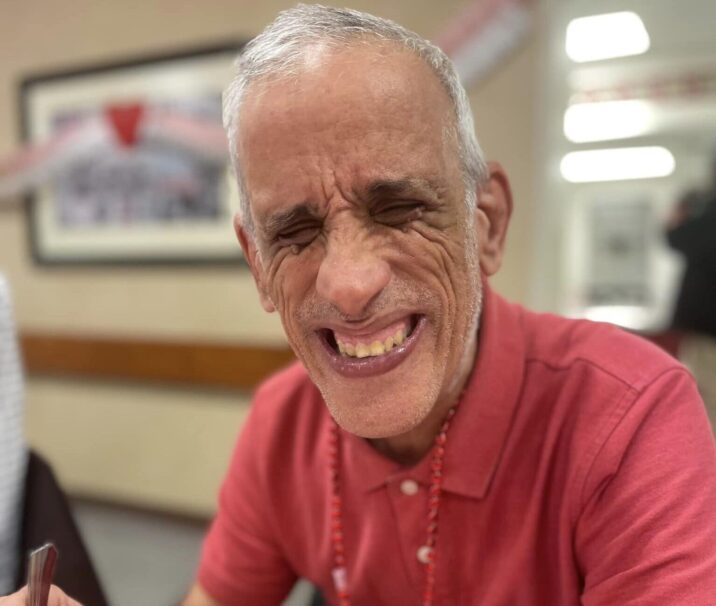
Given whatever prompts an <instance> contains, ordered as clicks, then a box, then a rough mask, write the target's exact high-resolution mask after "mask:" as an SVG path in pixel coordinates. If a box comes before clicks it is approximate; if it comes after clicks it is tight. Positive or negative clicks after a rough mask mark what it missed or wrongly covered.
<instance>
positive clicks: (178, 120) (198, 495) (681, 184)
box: [0, 0, 716, 606]
mask: <svg viewBox="0 0 716 606" xmlns="http://www.w3.org/2000/svg"><path fill="white" fill-rule="evenodd" d="M331 4H332V3H331ZM341 5H342V4H341ZM289 6H292V3H289V2H279V1H271V0H267V1H264V2H260V3H259V2H248V1H245V0H232V1H231V2H229V1H226V0H205V1H203V2H201V3H198V2H177V1H176V0H173V1H171V2H170V1H169V0H155V1H154V2H151V3H147V2H138V1H136V0H125V1H124V2H121V3H120V2H110V1H102V2H96V1H90V0H76V1H75V2H72V3H66V2H55V1H52V0H45V1H43V2H39V1H37V0H22V1H20V0H3V1H2V9H3V15H4V18H3V19H2V20H1V21H0V273H2V274H4V276H5V279H6V280H7V283H8V285H9V288H10V293H11V299H10V298H8V301H9V300H11V301H12V314H10V313H8V314H7V319H6V320H5V326H2V325H0V328H3V330H0V337H2V339H3V340H5V344H0V348H2V347H5V348H7V347H9V345H8V344H7V343H8V342H9V341H12V340H13V339H14V338H15V336H16V337H17V339H18V342H19V346H20V347H19V350H20V354H21V356H22V360H23V366H24V395H22V396H18V395H17V393H18V392H17V389H15V390H14V391H12V394H14V395H13V396H12V397H14V398H15V400H13V401H14V402H16V404H15V405H16V406H17V407H18V408H21V409H22V413H21V414H22V415H24V432H25V436H26V440H27V443H28V444H29V446H30V447H31V448H32V449H33V451H34V452H36V453H38V454H39V455H41V456H42V457H43V458H44V459H45V460H46V461H47V462H48V463H49V464H50V465H51V467H52V469H53V470H54V473H55V475H56V476H57V478H58V480H59V483H60V485H61V487H62V489H63V491H64V492H65V493H66V495H68V498H69V501H70V504H71V507H72V509H73V511H74V513H75V517H76V520H77V522H78V524H79V527H80V530H81V532H82V535H83V538H84V541H85V543H86V545H87V547H88V550H89V554H90V557H91V558H92V560H93V562H94V565H95V567H96V569H97V573H98V577H99V580H100V582H101V584H102V585H103V587H104V591H105V593H106V595H107V598H108V600H109V602H110V603H111V604H114V605H119V606H122V605H124V604H133V605H135V606H142V605H147V606H149V605H152V606H156V605H157V604H171V603H176V602H177V601H178V600H179V599H180V597H181V595H182V593H183V592H184V591H185V589H186V588H187V587H188V586H189V585H190V583H191V581H192V578H193V573H194V567H195V565H196V561H197V558H198V550H199V547H200V542H201V536H202V532H203V530H204V528H205V526H206V524H207V522H208V520H209V519H210V518H211V515H212V513H213V511H214V507H215V499H216V495H217V489H218V486H219V484H220V481H221V478H222V474H223V472H224V469H225V466H226V464H227V461H228V459H229V456H230V452H231V449H232V446H233V443H234V441H235V438H236V434H237V432H238V431H239V429H240V427H241V423H242V420H243V418H244V416H245V415H246V412H247V408H248V406H249V399H250V395H251V391H252V389H253V387H254V386H255V385H256V383H257V382H258V381H259V380H260V379H261V378H262V377H263V376H265V375H266V374H267V373H270V372H271V371H272V370H274V369H276V368H277V367H279V366H280V365H282V364H284V363H286V361H288V360H289V359H290V357H291V354H290V352H288V350H287V347H286V344H285V340H284V338H283V333H282V329H281V326H280V322H279V320H278V317H277V316H276V315H270V316H269V315H266V314H264V312H263V311H262V310H261V308H260V306H259V303H258V299H257V296H256V294H255V292H254V287H253V283H252V280H251V277H250V274H249V272H248V270H247V268H246V266H245V265H244V264H243V262H242V260H241V257H240V252H239V250H238V245H235V244H234V240H233V233H232V229H231V214H232V212H233V209H234V208H235V196H234V193H233V192H232V187H231V183H230V180H229V179H228V178H227V176H226V174H225V163H224V158H223V156H222V153H223V152H222V145H223V141H221V139H220V137H221V135H220V130H219V134H218V135H217V129H219V124H220V117H219V116H220V111H219V98H220V93H221V89H222V87H223V86H224V85H225V83H226V82H227V81H228V79H229V76H230V73H231V59H232V57H233V56H234V55H235V54H236V52H237V51H238V50H239V49H240V47H241V45H242V43H245V42H246V41H248V40H250V39H251V37H252V36H253V35H255V34H256V33H257V32H259V31H260V30H261V29H262V28H263V27H264V26H265V25H266V24H267V23H268V22H269V21H270V20H271V19H272V18H273V17H274V16H275V14H276V13H277V12H278V11H279V10H281V9H284V8H288V7H289ZM350 6H351V7H352V8H357V9H362V10H366V11H369V12H372V13H375V14H377V15H380V16H384V17H388V18H392V19H395V20H397V21H398V22H400V23H401V24H403V25H405V26H407V27H409V28H411V29H413V30H415V31H417V32H418V33H420V34H422V35H424V36H426V37H427V38H429V39H431V40H433V41H436V42H437V43H438V44H440V45H441V46H442V47H443V48H444V49H445V50H446V51H447V52H448V53H449V54H450V55H451V56H452V57H453V58H454V60H455V61H456V63H457V65H458V68H459V70H460V72H461V75H462V76H463V79H464V82H465V84H466V86H467V88H468V91H469V94H470V100H471V103H472V106H473V111H474V114H475V123H476V128H477V133H478V138H479V140H480V143H481V144H482V147H483V149H484V150H485V153H486V156H487V157H488V158H489V159H494V160H498V161H500V162H501V163H502V164H503V166H504V167H505V169H506V171H507V173H508V175H509V176H510V178H511V183H512V189H513V194H514V197H515V212H514V217H513V221H512V225H511V229H510V234H509V238H508V251H507V257H506V260H505V265H504V267H503V269H502V270H501V271H500V273H499V275H498V276H497V277H496V278H495V279H494V281H493V286H494V287H495V288H496V289H497V290H498V291H500V292H501V293H503V294H504V295H505V296H507V297H508V298H510V299H512V300H515V301H518V302H521V303H523V304H525V305H527V306H529V307H532V308H536V309H540V310H548V311H554V312H558V313H563V314H566V315H570V316H574V317H587V318H591V319H595V320H600V321H607V322H613V323H616V324H619V325H621V326H624V327H625V328H627V329H629V330H633V331H636V332H639V333H641V334H644V335H646V336H648V337H649V338H652V339H654V340H656V341H657V342H658V343H660V344H661V345H663V346H665V347H667V348H668V349H669V350H670V351H671V352H672V353H674V354H678V348H679V346H680V345H681V346H682V347H685V348H684V349H682V353H683V351H686V350H688V351H691V352H692V354H691V355H692V360H693V364H694V372H696V373H697V375H700V377H699V382H700V385H702V386H703V387H702V388H703V389H704V390H705V391H706V390H708V389H709V387H708V384H709V382H710V383H711V384H713V374H714V373H716V370H711V371H704V370H703V369H704V368H709V364H713V363H716V356H715V355H714V353H713V352H714V351H716V347H714V345H713V343H714V339H716V329H713V325H714V319H713V315H714V314H716V307H713V306H711V307H708V305H709V303H708V302H709V299H708V297H709V296H710V297H712V298H711V299H710V301H711V302H713V301H714V299H713V296H714V295H713V292H714V283H715V282H716V278H715V277H714V272H715V271H716V269H715V268H716V254H715V253H714V252H713V247H714V240H716V226H714V222H713V220H712V219H713V215H714V205H715V203H714V202H713V199H714V186H715V185H716V160H715V158H716V37H714V35H713V27H714V25H715V24H716V4H714V3H713V2H711V1H710V0H686V1H684V2H679V3H674V2H670V1H669V0H648V1H647V0H643V1H622V2H613V1H609V0H605V1H603V2H600V3H598V9H597V10H598V13H599V15H597V14H596V13H597V10H595V8H596V7H597V5H595V3H593V2H587V1H586V0H570V1H566V0H477V1H476V0H443V1H442V2H432V1H429V0H411V1H408V0H393V1H392V2H390V3H383V2H370V1H361V0H356V1H355V2H353V3H352V4H351V5H350ZM27 145H34V147H31V148H28V147H25V146H27ZM709 217H711V219H709ZM708 221H711V223H707V222H708ZM704 226H706V227H704ZM680 229H681V231H679V230H680ZM684 230H686V231H684ZM667 232H669V233H670V234H671V235H670V236H669V237H668V239H667ZM669 242H671V246H670V245H669ZM695 246H696V248H697V250H695V249H694V247H695ZM687 265H692V266H695V267H696V270H693V271H692V274H693V272H694V271H695V272H696V273H695V274H693V275H695V276H696V277H693V275H692V279H690V280H689V284H690V285H691V286H690V288H691V290H692V292H696V293H697V294H695V295H694V294H692V295H690V299H689V301H686V302H684V301H681V302H680V306H681V308H682V311H681V312H680V313H678V314H677V316H680V317H679V319H678V321H677V322H674V315H675V311H676V310H677V301H680V299H679V297H680V296H682V297H683V289H684V287H685V286H686V284H685V282H684V276H685V269H686V267H687ZM704 282H705V283H706V284H707V285H706V286H703V283H704ZM693 283H699V284H701V286H698V285H697V286H693ZM699 288H701V290H700V291H699ZM694 289H695V290H694ZM680 293H681V294H680ZM699 293H700V294H699ZM714 304H715V305H716V303H714ZM704 305H706V307H708V309H707V311H706V312H703V311H702V310H701V308H703V307H704ZM0 309H1V308H0ZM8 311H9V310H8ZM696 316H699V317H702V320H700V321H699V322H692V321H691V319H692V318H694V317H696ZM12 317H14V321H13V320H12V319H11V318H12ZM709 327H710V328H709ZM6 328H7V330H5V329H6ZM709 330H711V331H713V332H711V333H709ZM704 335H705V336H704ZM692 337H693V338H692ZM684 344H686V345H685V346H684ZM0 351H2V350H1V349H0ZM0 360H7V357H4V358H3V357H2V356H0ZM710 368H712V369H713V367H710ZM3 372H4V371H3ZM8 372H9V371H8ZM709 373H711V374H709ZM2 376H3V374H2V372H0V377H2ZM709 376H710V377H711V378H710V379H709ZM3 393H4V394H5V395H4V396H3V397H5V400H4V401H0V406H4V407H6V408H7V407H9V406H10V404H9V402H10V396H9V395H7V394H8V393H11V392H9V391H5V392H0V395H2V394H3ZM19 414H20V413H17V412H16V413H14V416H13V414H11V413H8V414H7V416H6V417H3V416H2V415H0V422H4V421H3V419H4V418H7V419H17V418H18V415H19ZM11 427H12V424H11V423H10V421H7V422H4V425H2V426H0V432H2V431H5V432H8V431H10V429H11ZM3 439H6V440H7V439H8V438H5V437H4V436H2V435H1V434H0V441H1V440H3ZM7 443H8V444H9V443H10V442H7ZM7 460H10V459H7ZM0 465H2V461H0ZM0 513H2V509H1V508H0ZM0 540H2V534H0ZM1 563H2V562H1V561H0V564H1ZM1 578H2V577H1V576H0V579H1ZM292 600H293V601H292V602H291V603H292V604H300V603H303V602H302V600H305V590H304V589H302V588H299V589H298V594H297V595H296V596H294V597H293V598H292ZM86 606H91V605H90V604H87V605H86Z"/></svg>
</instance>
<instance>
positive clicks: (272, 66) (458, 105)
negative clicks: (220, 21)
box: [223, 4, 488, 233]
mask: <svg viewBox="0 0 716 606" xmlns="http://www.w3.org/2000/svg"><path fill="white" fill-rule="evenodd" d="M369 38H373V39H377V40H379V41H390V42H395V43H397V44H400V45H402V46H403V47H405V48H406V49H408V50H410V51H412V52H413V53H415V54H416V55H417V56H418V57H420V58H421V59H422V60H423V61H425V63H426V64H427V65H428V66H429V67H430V68H431V69H432V70H433V72H434V73H435V75H436V76H437V77H438V79H439V80H440V82H441V84H442V85H443V88H444V89H445V92H446V93H447V94H448V97H449V98H450V100H451V102H452V105H453V108H454V111H455V122H454V124H453V126H452V127H451V128H450V134H451V135H452V136H453V137H454V138H455V139H456V140H457V144H458V151H459V154H460V161H461V163H462V172H463V181H464V183H465V189H466V202H467V204H468V205H469V206H470V207H473V206H474V204H475V200H476V194H475V186H476V185H480V184H482V183H483V182H484V181H485V180H486V178H487V174H488V171H487V165H486V163H485V160H484V157H483V155H482V150H481V149H480V146H479V144H478V142H477V138H476V136H475V128H474V125H473V120H472V112H471V111H470V102H469V100H468V98H467V93H466V92H465V88H464V87H463V86H462V83H461V82H460V78H459V76H458V74H457V72H456V70H455V66H454V65H453V63H452V61H451V60H450V59H449V58H448V56H447V55H446V54H445V53H444V52H443V51H442V50H441V49H439V48H438V47H437V46H435V45H434V44H431V43H430V42H428V41H427V40H425V39H424V38H422V37H421V36H419V35H418V34H416V33H414V32H412V31H410V30H408V29H406V28H404V27H403V26H401V25H399V24H397V23H395V22H394V21H390V20H388V19H382V18H380V17H375V16H373V15H370V14H367V13H362V12H359V11H356V10H351V9H346V8H332V7H327V6H321V5H318V4H311V5H309V4H299V5H297V6H296V7H294V8H291V9H288V10H285V11H282V12H280V13H279V14H278V16H277V17H276V19H275V20H274V21H273V22H272V23H270V24H269V25H268V26H267V27H266V29H264V30H263V31H262V32H261V33H260V34H259V35H258V36H256V38H254V39H253V40H252V41H251V42H249V43H248V44H247V45H246V47H245V48H244V50H243V52H242V53H241V55H240V56H239V57H238V58H237V59H236V62H235V64H234V65H235V69H236V72H235V76H234V79H233V81H232V82H231V84H229V86H228V87H227V89H226V91H224V97H223V106H224V107H223V113H224V127H225V128H226V132H227V136H228V139H229V152H230V156H231V164H232V166H233V169H234V172H235V174H236V181H237V184H238V189H239V217H240V220H241V223H242V225H243V226H244V228H245V229H246V230H247V231H248V232H249V233H253V219H252V216H251V209H250V200H249V192H248V190H247V188H246V183H245V181H244V176H243V172H242V170H241V163H240V158H239V157H238V150H237V136H238V130H239V122H240V120H239V112H240V108H241V104H242V102H243V100H244V97H245V96H246V91H247V89H248V88H249V86H250V85H251V83H252V82H255V81H256V80H259V79H261V78H270V77H276V76H279V75H286V74H292V73H295V72H296V71H298V70H297V68H300V64H301V61H302V60H303V59H305V57H306V54H307V52H308V51H309V50H310V49H311V48H315V47H316V46H319V45H320V46H328V47H331V46H338V45H339V44H341V43H342V44H344V45H345V44H350V43H354V42H357V41H361V40H363V41H365V40H366V39H369Z"/></svg>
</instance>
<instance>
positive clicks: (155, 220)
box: [20, 44, 242, 264]
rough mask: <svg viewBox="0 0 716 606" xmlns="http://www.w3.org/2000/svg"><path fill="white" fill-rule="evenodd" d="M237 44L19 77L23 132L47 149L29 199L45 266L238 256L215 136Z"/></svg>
mask: <svg viewBox="0 0 716 606" xmlns="http://www.w3.org/2000/svg"><path fill="white" fill-rule="evenodd" d="M240 49H241V45H240V44H225V45H220V46H215V47H212V48H202V49H197V50H192V51H189V52H181V53H174V54H171V55H164V56H155V57H144V58H141V59H138V60H133V61H124V62H122V63H114V64H109V65H99V66H92V67H87V68H83V69H74V70H68V71H62V72H56V73H50V74H40V75H33V76H31V77H28V78H26V79H25V80H24V81H23V82H22V85H21V88H20V109H21V116H22V128H23V137H24V139H25V141H26V142H29V143H30V144H34V145H36V146H38V149H39V151H38V152H37V153H39V154H45V155H46V156H47V158H46V161H45V164H46V165H47V168H46V170H47V171H48V177H47V179H46V180H44V181H43V185H42V186H41V187H39V188H37V189H36V190H35V193H34V194H33V195H32V196H31V199H30V200H28V205H27V208H28V225H29V233H30V242H31V246H32V253H33V257H34V259H35V260H36V261H37V262H38V263H42V264H108V263H109V264H136V263H182V264H184V263H217V262H228V263H235V262H237V261H240V260H241V258H242V257H241V250H240V247H239V246H238V244H237V242H236V239H235V236H234V234H233V228H232V216H233V214H234V212H235V210H236V207H237V203H238V198H237V195H236V190H235V187H234V184H233V179H232V178H230V174H229V173H230V171H229V169H228V153H227V151H226V142H225V140H222V137H221V134H220V130H219V129H220V127H221V92H222V90H223V89H224V88H225V86H226V85H227V84H228V82H229V81H230V78H231V70H232V63H233V61H234V59H235V57H236V55H237V54H238V52H239V51H240Z"/></svg>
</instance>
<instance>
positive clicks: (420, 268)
mask: <svg viewBox="0 0 716 606" xmlns="http://www.w3.org/2000/svg"><path fill="white" fill-rule="evenodd" d="M452 120H453V113H452V108H451V105H450V101H449V99H448V97H447V94H446V93H445V91H444V90H443V88H442V86H441V85H440V83H439V81H438V79H437V78H436V76H435V75H434V74H433V73H432V71H430V69H429V68H428V67H427V66H426V65H425V64H424V63H423V62H422V61H421V60H419V59H418V58H416V57H414V56H413V55H411V54H409V53H407V52H405V51H401V50H397V49H395V48H394V47H385V48H378V49H376V47H371V48H369V47H361V46H356V47H355V48H350V49H347V50H343V51H340V52H332V53H331V52H323V53H319V54H318V55H317V56H316V57H314V60H312V61H310V62H307V64H306V66H305V67H304V68H302V70H301V72H300V74H299V75H298V76H297V77H296V78H291V79H277V80H273V81H267V82H264V83H255V84H254V85H252V87H251V88H250V89H249V91H248V95H247V98H246V102H245V104H244V106H243V108H242V110H241V124H242V126H241V130H240V133H239V140H238V149H239V154H240V157H241V161H242V166H243V170H244V179H245V184H246V188H247V190H248V192H249V193H250V198H251V205H252V214H253V217H254V223H255V234H254V236H253V240H252V239H251V238H249V239H248V244H247V245H246V246H247V248H248V251H247V253H248V255H247V256H248V257H249V261H250V263H251V265H252V269H253V271H254V275H255V277H256V279H257V283H258V286H259V289H260V291H261V293H262V297H263V300H264V303H265V305H266V306H267V308H269V309H270V308H272V307H275V308H276V309H277V310H278V311H279V313H280V315H281V319H282V322H283V325H284V328H285V331H286V334H287V336H288V339H289V342H290V344H291V346H292V347H293V349H294V351H295V352H296V354H297V355H298V356H299V358H300V359H301V360H302V361H303V363H304V365H305V366H306V368H307V370H308V372H309V374H310V376H311V378H312V379H313V381H314V382H315V383H316V385H317V386H318V387H319V389H320V390H321V392H322V394H323V396H324V398H325V400H326V403H327V405H328V407H329V408H330V410H331V413H332V414H333V416H334V417H335V418H336V420H337V421H338V423H339V424H340V425H341V426H343V427H344V428H345V429H346V430H348V431H350V432H352V433H355V434H358V435H361V436H364V437H370V438H381V437H388V436H393V435H399V434H402V433H405V432H408V431H410V430H411V429H413V428H415V427H417V426H418V425H419V424H420V423H421V421H423V420H424V419H425V418H426V417H427V415H428V414H429V412H430V411H431V410H432V409H433V407H434V406H435V404H436V403H437V402H438V401H440V400H441V398H445V397H448V395H450V394H452V393H453V392H454V390H455V382H456V381H458V380H460V379H461V378H464V377H460V376H459V375H460V374H461V373H462V372H463V369H464V367H465V359H466V357H468V356H469V355H470V354H471V353H472V349H471V347H472V345H473V334H474V332H475V329H476V325H475V323H476V318H477V315H478V307H479V297H480V280H479V271H480V270H479V264H478V249H477V242H476V236H475V231H476V228H475V221H474V216H473V213H472V212H470V211H468V209H467V207H466V205H465V189H464V185H463V182H462V173H461V165H460V161H459V156H458V152H457V144H456V142H455V141H454V137H453V136H448V135H447V134H446V133H447V132H448V129H449V128H450V126H451V124H452Z"/></svg>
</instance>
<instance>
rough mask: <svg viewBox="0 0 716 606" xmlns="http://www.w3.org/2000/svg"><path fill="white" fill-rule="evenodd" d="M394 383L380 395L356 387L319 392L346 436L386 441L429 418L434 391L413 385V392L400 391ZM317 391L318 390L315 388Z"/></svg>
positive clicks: (433, 401) (435, 394) (434, 395)
mask: <svg viewBox="0 0 716 606" xmlns="http://www.w3.org/2000/svg"><path fill="white" fill-rule="evenodd" d="M401 384H402V383H400V382H396V383H395V385H394V386H392V388H388V389H386V390H384V391H383V392H382V393H374V394H372V393H369V390H361V389H360V387H358V386H356V387H357V388H356V389H355V390H350V391H349V393H346V390H344V389H331V388H328V389H322V390H321V391H322V393H323V398H324V400H325V401H326V405H327V407H328V410H329V411H330V413H331V416H333V418H334V419H335V421H336V423H338V425H339V426H340V427H341V428H343V429H344V430H346V431H347V432H349V433H352V434H355V435H357V436H360V437H362V438H371V439H376V438H389V437H393V436H398V435H402V434H405V433H408V432H410V431H412V430H413V429H415V428H416V427H418V426H419V425H420V424H421V423H422V422H423V421H424V420H425V419H426V418H427V416H428V415H429V414H430V411H431V410H432V409H433V406H434V405H435V402H436V400H437V396H438V393H437V391H438V390H435V389H428V388H427V386H426V385H424V384H423V385H419V384H414V385H413V389H408V390H406V389H400V388H399V387H398V386H399V385H401ZM319 387H320V386H319Z"/></svg>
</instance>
